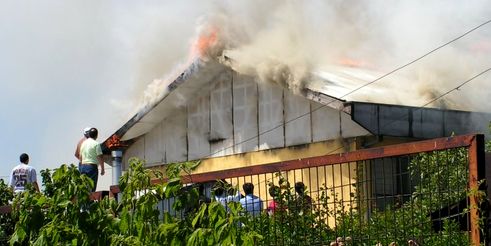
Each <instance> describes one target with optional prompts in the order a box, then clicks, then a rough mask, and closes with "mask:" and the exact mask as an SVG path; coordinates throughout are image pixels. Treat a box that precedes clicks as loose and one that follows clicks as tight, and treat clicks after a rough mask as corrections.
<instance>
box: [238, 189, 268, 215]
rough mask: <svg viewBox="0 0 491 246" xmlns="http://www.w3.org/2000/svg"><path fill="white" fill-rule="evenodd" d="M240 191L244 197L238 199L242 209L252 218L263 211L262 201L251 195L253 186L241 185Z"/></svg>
mask: <svg viewBox="0 0 491 246" xmlns="http://www.w3.org/2000/svg"><path fill="white" fill-rule="evenodd" d="M242 189H243V190H244V193H245V197H243V198H242V199H240V204H241V205H242V207H243V208H245V210H246V211H247V212H248V213H249V214H251V215H253V216H258V215H260V214H261V211H263V201H262V200H261V198H259V197H257V196H255V195H254V194H253V193H254V185H253V184H252V183H245V184H244V185H242Z"/></svg>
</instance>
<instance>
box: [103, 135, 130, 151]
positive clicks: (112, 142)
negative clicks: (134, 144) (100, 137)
mask: <svg viewBox="0 0 491 246" xmlns="http://www.w3.org/2000/svg"><path fill="white" fill-rule="evenodd" d="M106 147H107V148H108V149H113V148H120V147H127V145H126V144H124V143H123V142H122V141H121V139H120V138H119V137H118V136H116V135H112V136H111V137H110V138H109V139H108V140H107V142H106Z"/></svg>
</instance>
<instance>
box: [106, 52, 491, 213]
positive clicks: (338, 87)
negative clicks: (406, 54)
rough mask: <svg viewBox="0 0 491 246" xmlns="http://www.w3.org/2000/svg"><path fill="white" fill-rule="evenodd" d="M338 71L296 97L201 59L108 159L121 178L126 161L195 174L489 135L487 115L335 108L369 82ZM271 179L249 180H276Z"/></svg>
mask: <svg viewBox="0 0 491 246" xmlns="http://www.w3.org/2000/svg"><path fill="white" fill-rule="evenodd" d="M337 71H338V72H337V73H335V72H330V73H328V74H325V73H324V74H323V73H318V74H315V75H313V76H312V77H311V79H312V81H313V82H312V83H308V84H306V85H305V86H304V87H303V88H300V89H299V88H288V87H285V86H282V85H280V84H275V83H270V82H265V81H260V80H259V79H258V78H255V77H252V76H247V75H242V74H239V73H238V72H236V71H234V70H233V69H232V68H230V67H229V66H226V65H224V64H222V63H219V62H216V61H204V60H201V59H198V60H195V61H194V62H193V63H192V64H191V65H190V66H189V67H188V68H187V69H186V70H185V71H184V72H183V73H182V74H181V75H180V76H178V78H177V79H175V80H174V81H173V82H172V83H170V84H169V85H168V86H167V88H166V94H165V95H164V96H162V98H160V99H159V100H156V101H155V102H153V103H152V104H150V105H148V106H147V107H144V108H143V109H142V110H141V111H140V112H138V113H137V114H135V115H134V116H133V117H132V118H131V119H130V120H129V121H128V122H126V123H125V124H124V125H123V126H121V127H120V128H119V129H118V130H117V131H116V132H115V133H114V135H113V137H112V138H110V139H108V140H106V145H108V147H109V148H110V149H113V150H123V152H119V151H116V152H115V153H116V154H115V155H113V156H116V157H119V155H120V154H118V153H122V164H121V165H122V166H121V167H122V170H126V169H127V168H128V160H129V159H130V158H131V157H139V158H141V159H144V160H146V167H148V168H157V169H159V168H164V167H165V165H166V164H168V163H175V162H184V161H192V160H201V164H200V165H199V167H198V168H197V169H196V170H195V173H207V172H213V171H222V170H232V169H236V168H241V167H249V166H257V165H263V164H268V163H275V162H283V161H288V160H295V159H302V158H308V157H315V156H323V155H328V154H333V153H342V152H349V151H354V150H359V149H363V148H368V147H374V146H383V145H389V144H394V143H401V142H408V141H414V140H421V139H429V138H437V137H447V136H451V135H452V134H466V133H474V132H481V133H487V132H488V123H489V121H490V120H491V115H489V114H485V113H475V112H466V111H456V110H443V109H436V108H422V107H411V106H403V105H394V104H382V103H374V102H369V101H363V100H360V101H345V100H342V99H341V97H342V96H343V95H344V94H346V93H347V92H349V91H351V90H353V89H355V88H356V87H357V86H359V84H357V83H355V82H356V81H357V80H358V81H361V80H363V79H365V80H366V79H367V76H370V74H369V73H368V72H363V73H361V72H360V70H357V69H356V68H349V67H345V68H344V69H338V70H337ZM372 76H373V75H372ZM368 79H371V78H368ZM349 81H351V82H352V83H351V84H350V83H347V82H349ZM382 89H383V88H377V87H375V89H373V90H370V91H369V92H370V93H380V95H384V94H387V93H390V92H388V91H380V90H382ZM408 93H410V92H408ZM387 96H390V95H387ZM387 96H385V97H384V98H387ZM344 168H347V169H348V168H349V167H348V166H346V167H342V169H344ZM351 171H353V172H354V170H346V171H345V172H344V173H345V174H346V175H334V173H333V174H329V173H325V174H324V175H317V178H318V179H322V180H317V181H316V182H310V181H309V183H310V184H311V185H313V186H316V185H319V184H323V183H326V182H327V181H329V182H331V181H332V183H340V184H342V183H345V184H346V183H349V182H351V181H350V180H351V179H353V178H354V177H353V176H351V175H350V176H348V173H351ZM378 172H384V173H372V174H371V175H377V176H381V175H386V176H387V177H392V176H391V175H390V174H387V173H385V171H383V170H382V169H378ZM295 175H298V177H301V178H297V179H301V180H309V179H311V177H310V174H309V173H297V174H295ZM116 178H117V176H116ZM266 179H268V180H266ZM269 179H272V178H260V177H256V178H252V179H251V180H250V181H252V182H253V183H261V182H262V183H264V182H268V181H273V180H269ZM116 181H117V180H115V182H116ZM292 181H293V180H292ZM396 181H397V180H388V181H387V183H385V182H384V184H378V185H375V186H374V187H373V192H374V193H382V192H385V193H394V192H400V191H397V190H400V188H398V186H401V184H400V182H399V181H397V182H396ZM243 182H245V181H238V182H237V184H240V183H243ZM398 182H399V183H398ZM311 188H312V189H318V188H319V187H311ZM403 189H404V188H403ZM263 192H264V191H263ZM346 192H348V191H346ZM264 194H265V192H264ZM380 206H383V204H381V205H380Z"/></svg>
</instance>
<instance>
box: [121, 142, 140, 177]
mask: <svg viewBox="0 0 491 246" xmlns="http://www.w3.org/2000/svg"><path fill="white" fill-rule="evenodd" d="M144 146H145V137H140V138H138V139H137V140H136V141H135V142H134V143H133V144H132V145H131V146H130V147H129V148H128V149H127V150H126V151H125V152H124V156H123V167H122V168H123V170H128V167H129V159H130V158H132V157H137V158H140V159H144V158H145V153H144V151H145V149H144Z"/></svg>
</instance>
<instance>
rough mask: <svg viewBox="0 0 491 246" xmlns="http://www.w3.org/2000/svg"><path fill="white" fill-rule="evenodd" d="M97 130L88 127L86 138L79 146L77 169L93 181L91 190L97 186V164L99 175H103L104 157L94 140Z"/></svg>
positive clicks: (99, 146)
mask: <svg viewBox="0 0 491 246" xmlns="http://www.w3.org/2000/svg"><path fill="white" fill-rule="evenodd" d="M97 136H98V131H97V129H96V128H94V127H93V128H90V130H89V132H88V138H87V139H86V140H85V141H84V142H83V143H82V146H80V157H81V161H80V166H79V171H80V173H82V174H85V175H87V176H88V177H89V178H91V179H92V180H93V181H94V187H93V189H92V191H95V189H96V187H97V179H98V169H97V165H99V166H100V167H101V175H104V173H105V171H104V159H103V156H102V149H101V145H100V144H99V143H98V142H97V141H96V139H97Z"/></svg>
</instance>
